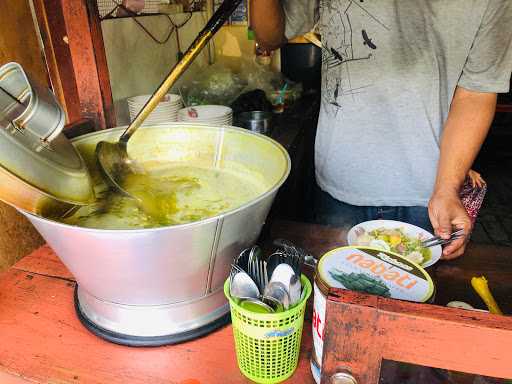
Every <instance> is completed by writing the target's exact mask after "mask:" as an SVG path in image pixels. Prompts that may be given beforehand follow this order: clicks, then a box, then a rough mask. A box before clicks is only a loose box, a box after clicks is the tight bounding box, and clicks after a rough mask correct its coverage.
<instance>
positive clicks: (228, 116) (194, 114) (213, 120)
mask: <svg viewBox="0 0 512 384" xmlns="http://www.w3.org/2000/svg"><path fill="white" fill-rule="evenodd" d="M178 121H186V122H194V123H201V124H210V125H214V126H221V125H232V124H233V110H232V109H231V108H229V107H225V106H223V105H197V106H194V107H188V108H183V109H180V110H179V111H178Z"/></svg>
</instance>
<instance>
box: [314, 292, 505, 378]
mask: <svg viewBox="0 0 512 384" xmlns="http://www.w3.org/2000/svg"><path fill="white" fill-rule="evenodd" d="M326 319H327V321H326V328H325V338H324V340H325V341H324V343H325V344H324V351H325V350H327V351H329V353H327V354H324V357H323V364H322V367H323V369H322V383H328V382H330V381H329V380H330V377H331V376H332V375H333V374H335V373H337V372H340V371H342V370H348V371H350V372H351V374H352V375H353V376H354V377H355V378H356V380H357V382H358V383H359V384H377V383H379V377H380V368H381V362H382V360H383V359H388V360H394V361H401V362H406V363H411V364H417V365H422V366H428V367H436V368H443V369H449V370H455V371H460V372H466V373H472V374H479V375H484V376H492V377H500V378H511V377H512V353H511V351H512V318H507V317H504V316H497V315H490V314H488V313H482V312H474V311H467V310H462V309H454V308H447V307H441V306H434V305H427V304H417V303H410V302H405V301H399V300H392V299H387V298H382V297H377V296H371V295H366V294H361V293H356V292H351V291H346V290H341V289H332V290H331V291H330V293H329V298H328V301H327V312H326Z"/></svg>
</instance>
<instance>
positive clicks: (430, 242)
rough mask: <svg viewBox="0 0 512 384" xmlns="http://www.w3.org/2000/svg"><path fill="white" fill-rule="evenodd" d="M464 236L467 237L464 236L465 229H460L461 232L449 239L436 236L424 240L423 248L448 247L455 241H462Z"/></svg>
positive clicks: (452, 234) (451, 235)
mask: <svg viewBox="0 0 512 384" xmlns="http://www.w3.org/2000/svg"><path fill="white" fill-rule="evenodd" d="M464 236H466V235H465V234H464V229H459V230H457V231H455V232H453V233H451V234H450V238H448V239H443V238H442V237H440V236H434V237H431V238H429V239H426V240H423V241H422V242H421V246H422V247H423V248H430V247H435V246H436V245H447V244H450V243H451V242H453V241H454V240H457V239H460V238H462V237H464Z"/></svg>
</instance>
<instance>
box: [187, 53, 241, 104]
mask: <svg viewBox="0 0 512 384" xmlns="http://www.w3.org/2000/svg"><path fill="white" fill-rule="evenodd" d="M245 87H246V82H244V81H243V80H242V78H241V77H240V76H239V75H237V74H236V73H234V72H233V71H232V70H231V69H229V68H228V67H226V66H225V65H223V64H222V63H220V62H219V63H215V64H213V65H211V66H208V67H206V68H204V67H203V68H200V69H198V70H196V71H194V73H193V74H191V75H190V76H188V79H187V80H186V81H183V82H182V83H181V85H180V86H179V89H180V91H181V93H182V96H183V98H184V99H185V104H186V105H189V106H190V105H206V104H216V105H230V104H231V103H232V102H233V101H234V100H235V99H236V98H237V97H238V96H239V95H240V93H241V92H242V90H243V89H244V88H245Z"/></svg>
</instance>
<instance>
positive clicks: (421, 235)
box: [347, 220, 443, 268]
mask: <svg viewBox="0 0 512 384" xmlns="http://www.w3.org/2000/svg"><path fill="white" fill-rule="evenodd" d="M431 237H433V235H432V234H431V233H430V232H428V231H426V230H424V229H423V228H420V227H417V226H415V225H412V224H408V223H404V222H401V221H394V220H371V221H365V222H364V223H360V224H357V225H355V226H353V227H352V228H351V229H350V231H349V232H348V235H347V242H348V244H349V245H359V246H367V247H372V248H378V249H383V250H386V251H390V252H394V253H397V254H399V255H401V256H403V257H405V258H407V259H408V260H410V261H412V262H414V263H416V264H418V265H420V266H421V267H423V268H426V267H430V266H431V265H433V264H435V263H437V261H438V260H439V259H440V258H441V255H442V253H443V251H442V248H441V246H440V245H436V246H435V247H430V248H423V247H422V246H421V242H422V241H423V240H426V239H429V238H431Z"/></svg>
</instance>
